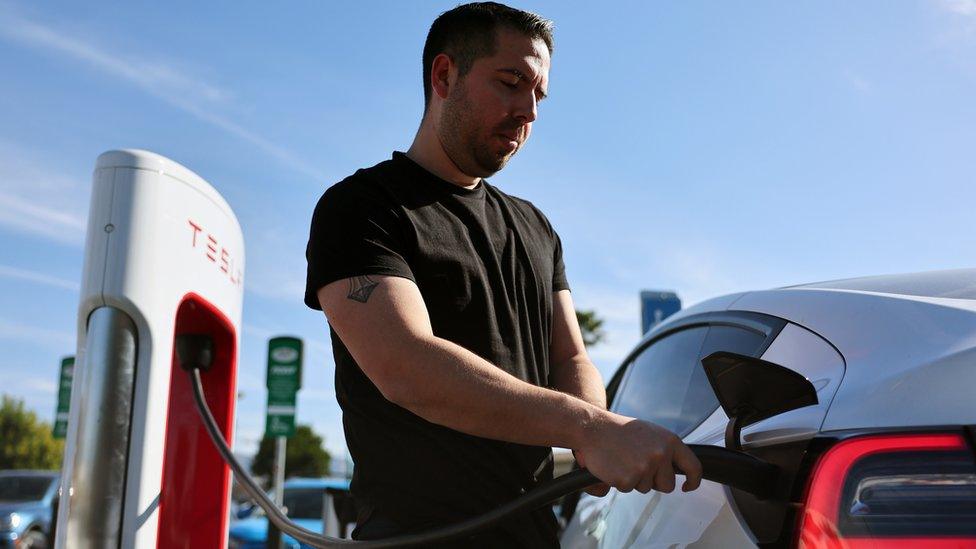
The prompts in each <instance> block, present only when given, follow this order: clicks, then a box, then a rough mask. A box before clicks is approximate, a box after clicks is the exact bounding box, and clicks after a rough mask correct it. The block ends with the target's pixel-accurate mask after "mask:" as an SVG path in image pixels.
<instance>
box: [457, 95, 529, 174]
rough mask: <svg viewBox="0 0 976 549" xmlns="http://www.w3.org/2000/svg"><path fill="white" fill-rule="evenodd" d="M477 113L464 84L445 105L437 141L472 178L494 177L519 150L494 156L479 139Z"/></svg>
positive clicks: (490, 148)
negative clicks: (475, 119) (473, 115)
mask: <svg viewBox="0 0 976 549" xmlns="http://www.w3.org/2000/svg"><path fill="white" fill-rule="evenodd" d="M474 112H475V108H474V104H473V103H472V102H471V100H470V99H469V98H468V93H467V90H466V89H465V87H464V83H463V81H461V82H459V85H458V86H455V87H454V89H453V90H452V93H451V95H449V96H448V98H447V100H446V101H444V108H443V110H442V111H441V120H440V125H439V128H438V130H439V131H438V133H439V136H438V137H439V138H440V141H441V146H442V147H443V148H444V152H445V153H447V156H448V157H449V158H450V159H451V161H452V162H454V165H455V166H457V167H458V169H459V170H461V171H462V172H463V173H465V174H466V175H469V176H471V177H491V176H492V175H494V174H496V173H498V172H499V171H501V169H502V168H504V167H505V164H507V163H508V160H509V159H510V158H511V157H512V156H514V155H515V152H517V151H518V149H516V150H515V151H512V153H511V154H498V153H496V152H494V151H493V150H492V147H491V145H490V144H489V143H485V142H484V141H482V140H481V138H480V137H479V135H478V130H479V129H480V126H479V125H478V123H477V122H476V121H474V120H473V119H472V117H471V114H472V113H474Z"/></svg>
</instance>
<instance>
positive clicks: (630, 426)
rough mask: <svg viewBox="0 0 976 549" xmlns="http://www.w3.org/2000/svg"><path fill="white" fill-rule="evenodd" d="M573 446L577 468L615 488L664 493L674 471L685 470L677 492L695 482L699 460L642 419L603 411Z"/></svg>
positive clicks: (669, 487) (698, 481) (691, 487)
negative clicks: (577, 444)
mask: <svg viewBox="0 0 976 549" xmlns="http://www.w3.org/2000/svg"><path fill="white" fill-rule="evenodd" d="M574 450H575V454H576V456H577V460H578V461H579V464H580V467H584V468H586V469H587V470H589V471H590V472H591V473H593V474H594V475H595V476H596V477H597V478H598V479H600V480H602V481H604V482H606V483H607V484H609V485H610V486H612V487H614V488H616V489H617V490H619V491H621V492H630V491H631V490H637V491H638V492H641V493H642V494H646V493H648V492H650V491H651V490H657V491H659V492H665V493H669V492H671V491H673V490H674V485H675V480H674V478H675V477H674V475H675V471H676V470H677V471H679V472H680V473H682V474H684V475H685V482H684V485H682V487H681V489H682V490H683V491H685V492H690V491H691V490H694V489H696V488H698V485H699V484H701V475H702V466H701V462H699V461H698V458H697V457H696V456H695V454H694V453H693V452H692V451H691V449H690V448H688V446H686V445H685V444H684V443H683V442H681V439H679V438H678V436H677V435H675V434H674V433H672V432H671V431H668V430H667V429H665V428H663V427H661V426H659V425H655V424H653V423H650V422H647V421H642V420H639V419H635V418H631V417H625V416H621V415H617V414H614V413H611V412H605V414H602V415H601V416H599V418H598V419H597V421H595V422H594V423H593V424H592V425H591V426H590V428H589V429H588V433H587V436H586V439H585V441H584V442H583V444H582V445H581V446H580V447H579V448H575V449H574Z"/></svg>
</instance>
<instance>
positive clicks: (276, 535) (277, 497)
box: [267, 437, 288, 549]
mask: <svg viewBox="0 0 976 549" xmlns="http://www.w3.org/2000/svg"><path fill="white" fill-rule="evenodd" d="M287 442H288V439H287V438H285V437H277V439H276V440H275V461H274V471H273V474H274V484H272V489H273V490H274V502H275V505H276V506H277V507H278V508H279V509H280V508H281V504H282V502H283V501H284V496H285V450H286V449H287V448H286V443H287ZM282 547H283V544H282V543H281V531H280V530H278V528H276V527H275V525H274V524H272V523H271V521H270V520H269V521H268V541H267V548H268V549H282Z"/></svg>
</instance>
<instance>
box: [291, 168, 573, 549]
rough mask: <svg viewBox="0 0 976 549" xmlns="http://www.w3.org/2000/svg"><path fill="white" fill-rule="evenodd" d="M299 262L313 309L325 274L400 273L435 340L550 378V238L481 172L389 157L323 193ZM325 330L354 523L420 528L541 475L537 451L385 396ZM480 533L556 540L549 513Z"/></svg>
mask: <svg viewBox="0 0 976 549" xmlns="http://www.w3.org/2000/svg"><path fill="white" fill-rule="evenodd" d="M307 258H308V279H307V286H306V293H305V303H306V304H307V305H308V306H309V307H311V308H313V309H321V307H320V306H319V303H318V299H317V297H316V293H317V291H318V290H319V289H320V288H321V287H323V286H325V285H327V284H329V283H330V282H333V281H336V280H341V279H344V278H349V277H354V276H360V275H393V276H399V277H403V278H407V279H410V280H412V281H414V282H415V283H416V284H417V287H418V288H419V289H420V293H421V295H422V296H423V299H424V303H425V304H426V307H427V311H428V313H429V316H430V322H431V326H432V328H433V332H434V335H436V336H438V337H441V338H444V339H447V340H450V341H452V342H454V343H456V344H458V345H461V346H462V347H465V348H466V349H468V350H470V351H472V352H474V353H476V354H478V355H479V356H481V357H482V358H484V359H486V360H488V361H489V362H491V363H492V364H494V365H496V366H497V367H499V368H501V369H503V370H505V371H506V372H508V373H510V374H512V375H514V376H515V377H517V378H519V379H521V380H523V381H526V382H529V383H532V384H535V385H539V386H548V385H549V342H550V340H551V334H552V294H553V292H555V291H559V290H563V289H568V287H569V286H568V284H567V282H566V275H565V271H564V267H563V260H562V246H561V244H560V241H559V237H558V236H557V235H556V232H555V231H554V230H553V228H552V226H551V225H550V224H549V221H548V220H547V219H546V218H545V216H544V215H543V214H542V212H540V211H539V210H538V209H537V208H536V207H535V206H533V205H532V204H531V203H530V202H528V201H525V200H522V199H519V198H516V197H513V196H510V195H507V194H505V193H503V192H501V191H500V190H498V189H497V188H495V187H493V186H492V185H490V184H489V183H488V182H486V181H484V180H482V181H481V183H479V184H478V186H476V187H475V188H474V189H465V188H462V187H459V186H457V185H454V184H452V183H450V182H447V181H444V180H442V179H440V178H438V177H436V176H435V175H433V174H431V173H430V172H428V171H427V170H425V169H424V168H422V167H421V166H420V165H418V164H416V163H415V162H413V161H412V160H410V159H409V158H408V157H407V156H406V155H405V154H403V153H400V152H395V153H393V158H392V159H391V160H387V161H385V162H381V163H379V164H377V165H376V166H373V167H371V168H367V169H362V170H359V171H357V172H356V173H355V174H353V175H352V176H350V177H348V178H346V179H344V180H343V181H341V182H339V183H337V184H336V185H334V186H332V187H330V188H329V189H328V190H326V192H325V194H323V196H322V198H321V199H320V200H319V203H318V205H317V206H316V208H315V213H314V214H313V216H312V226H311V233H310V236H309V242H308V249H307ZM330 333H331V337H332V348H333V353H334V355H335V363H336V380H335V381H336V383H335V386H336V397H337V399H338V401H339V405H340V407H341V408H342V412H343V415H342V420H343V427H344V430H345V435H346V443H347V445H348V447H349V452H350V454H351V457H352V459H353V461H354V463H355V469H354V473H353V479H352V492H353V495H354V497H355V498H356V500H357V504H358V505H359V506H360V517H359V518H360V521H361V522H368V521H369V520H370V516H371V515H376V516H381V517H383V520H384V521H387V522H389V521H393V522H394V523H396V524H399V525H401V526H402V527H403V530H404V532H414V531H424V530H427V529H430V528H431V527H435V526H444V525H446V524H449V523H452V522H457V521H459V520H463V519H466V518H470V517H473V516H476V515H480V514H482V513H484V512H486V511H490V510H492V509H494V508H496V507H497V506H499V505H500V504H502V503H506V502H508V501H511V500H512V499H514V498H516V497H518V496H519V495H520V494H521V493H523V492H524V491H528V490H530V489H531V488H532V487H533V486H534V485H535V484H536V483H538V482H540V481H543V480H548V479H550V478H552V450H551V449H550V448H548V447H538V446H527V445H521V444H514V443H509V442H502V441H497V440H490V439H486V438H481V437H476V436H472V435H468V434H464V433H461V432H459V431H455V430H452V429H449V428H447V427H443V426H440V425H436V424H434V423H431V422H428V421H426V420H424V419H422V418H420V417H419V416H417V415H415V414H413V413H411V412H409V411H408V410H406V409H404V408H402V407H400V406H397V405H395V404H393V403H391V402H390V401H388V400H386V399H385V398H384V397H383V396H382V394H380V392H379V390H378V389H377V388H376V386H375V385H373V383H372V382H371V381H370V380H369V379H368V378H367V377H366V376H365V375H364V374H363V372H362V370H361V369H360V368H359V366H358V365H357V364H356V361H355V360H354V359H353V358H352V356H351V355H350V353H349V351H348V349H347V348H346V346H345V345H344V344H343V342H342V340H341V339H339V337H338V336H337V334H336V333H335V330H332V329H331V327H330ZM377 337H382V333H378V334H377ZM419 368H421V369H420V370H418V371H419V372H421V375H422V367H419ZM512 428H513V429H516V428H518V427H517V426H514V425H513V426H512ZM478 539H479V540H481V541H483V542H484V544H485V545H497V544H501V543H504V544H505V546H508V547H517V546H519V545H521V546H524V547H547V546H558V541H557V538H556V523H555V518H554V517H553V514H552V511H551V509H548V508H544V509H541V510H539V511H537V512H535V513H533V514H531V515H526V516H523V517H522V518H517V519H512V520H509V521H507V522H504V523H502V524H501V525H500V526H499V527H498V528H495V529H493V530H492V531H491V532H489V533H487V534H485V535H483V536H480V537H479V538H478ZM464 545H465V546H471V541H470V540H469V541H468V542H466V543H465V544H464Z"/></svg>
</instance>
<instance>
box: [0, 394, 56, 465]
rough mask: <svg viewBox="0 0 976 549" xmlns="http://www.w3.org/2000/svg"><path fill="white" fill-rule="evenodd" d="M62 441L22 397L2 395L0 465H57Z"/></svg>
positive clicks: (0, 408) (0, 407) (0, 405)
mask: <svg viewBox="0 0 976 549" xmlns="http://www.w3.org/2000/svg"><path fill="white" fill-rule="evenodd" d="M63 455H64V441H62V440H56V439H55V438H54V435H53V433H52V432H51V425H50V424H49V423H45V422H43V421H38V419H37V414H35V413H34V412H32V411H30V410H27V409H25V407H24V401H23V400H21V399H18V398H14V397H11V396H7V395H3V401H2V403H0V469H60V468H61V457H62V456H63Z"/></svg>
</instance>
